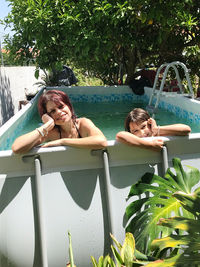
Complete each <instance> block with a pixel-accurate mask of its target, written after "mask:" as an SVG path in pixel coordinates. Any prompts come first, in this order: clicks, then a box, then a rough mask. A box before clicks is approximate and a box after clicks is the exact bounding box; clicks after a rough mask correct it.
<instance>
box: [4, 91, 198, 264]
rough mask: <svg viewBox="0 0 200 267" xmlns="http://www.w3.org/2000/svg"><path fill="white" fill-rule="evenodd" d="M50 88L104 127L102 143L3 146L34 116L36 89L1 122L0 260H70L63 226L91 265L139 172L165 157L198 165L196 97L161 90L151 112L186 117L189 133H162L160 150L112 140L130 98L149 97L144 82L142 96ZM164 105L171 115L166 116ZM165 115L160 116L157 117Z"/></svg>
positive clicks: (120, 229)
mask: <svg viewBox="0 0 200 267" xmlns="http://www.w3.org/2000/svg"><path fill="white" fill-rule="evenodd" d="M51 89H52V88H51ZM56 89H62V90H64V91H65V92H66V93H67V94H68V95H69V96H70V98H71V100H72V103H73V105H74V108H75V111H76V113H77V116H87V117H90V118H91V119H92V120H93V121H94V122H95V124H96V125H97V126H98V127H99V128H100V129H101V130H102V131H103V132H104V134H105V135H106V136H107V138H108V140H109V141H108V148H107V149H106V150H97V151H90V150H89V149H78V148H72V147H51V148H34V149H33V150H32V151H30V152H29V153H27V154H26V155H13V153H12V151H11V150H9V149H10V147H11V144H12V142H13V140H14V139H15V137H16V136H18V135H20V134H22V133H24V132H25V131H27V130H29V129H28V127H30V129H31V127H32V128H33V129H34V128H35V127H36V126H35V125H38V123H40V120H39V117H38V114H37V105H36V103H37V98H38V96H39V95H40V94H41V93H42V92H39V95H38V96H37V97H36V98H35V99H34V100H33V101H32V102H31V103H30V104H28V105H27V106H25V107H24V108H23V109H22V110H21V111H20V112H19V113H18V114H16V115H15V116H14V117H13V118H11V119H10V120H9V121H8V122H7V123H6V124H5V125H3V126H2V127H1V129H0V147H1V150H2V151H1V152H0V170H1V173H0V178H1V179H0V188H1V193H0V210H1V219H0V236H1V241H0V266H3V267H8V266H9V267H10V266H11V267H38V266H49V267H57V266H65V265H66V263H67V262H68V260H69V255H68V238H67V232H68V231H70V232H71V235H72V244H73V251H74V258H75V263H76V265H77V266H81V267H86V266H87V267H88V266H92V264H91V260H90V256H91V255H92V256H94V257H95V258H97V259H98V258H99V256H100V255H103V254H104V255H106V254H107V253H108V252H109V247H110V238H109V232H112V233H113V234H114V235H115V237H116V238H117V239H118V240H119V241H120V242H122V241H123V239H124V236H125V230H124V229H125V226H126V218H125V215H124V214H125V208H126V206H127V202H126V197H127V195H128V193H129V190H130V187H131V185H132V184H133V183H135V182H137V181H138V179H139V178H140V177H141V176H142V175H143V174H144V173H145V172H147V171H150V172H154V173H156V174H159V175H163V173H164V172H165V170H166V167H167V166H166V162H167V164H168V165H169V166H170V167H171V161H172V158H173V157H179V158H181V160H182V163H183V165H186V164H187V165H191V166H195V167H197V168H200V133H199V132H200V131H199V128H198V127H196V125H199V124H200V123H199V122H200V114H199V110H200V109H199V104H200V103H199V102H198V101H196V100H192V99H188V98H186V97H184V96H181V95H178V94H174V95H173V96H168V95H165V96H162V97H161V100H160V105H159V106H160V108H161V109H162V111H161V112H158V114H156V120H157V121H158V123H159V124H160V125H162V124H165V123H177V122H182V123H187V124H190V125H191V127H192V132H193V133H192V134H191V135H190V136H189V137H187V136H184V137H163V139H164V140H165V142H166V149H167V151H166V150H165V152H163V153H162V152H154V151H150V150H146V149H142V148H135V147H129V146H127V145H123V144H118V143H116V142H115V140H114V137H115V134H116V133H117V132H118V131H120V130H123V123H124V118H125V116H126V115H127V112H129V111H130V110H131V109H132V108H133V105H134V107H136V106H141V105H143V107H145V105H146V103H148V99H149V97H150V94H151V88H145V95H143V96H136V95H134V94H133V93H132V91H131V89H130V88H128V87H125V86H121V87H72V88H70V87H66V88H56ZM91 107H92V108H91ZM86 109H87V113H85V111H86ZM88 110H89V113H88ZM110 110H112V114H111V112H110ZM163 112H164V113H165V114H166V115H163V114H164V113H163ZM171 113H173V114H175V115H178V118H177V117H175V118H172V117H169V116H171V115H170V114H171ZM157 116H158V117H157ZM159 116H161V118H160V117H159ZM164 116H166V117H167V121H166V120H164V121H162V119H163V117H164ZM99 118H100V119H99ZM114 118H115V119H114ZM173 120H175V121H173ZM30 122H31V123H30ZM28 125H29V126H28ZM113 125H114V126H113ZM115 125H116V128H115ZM194 126H195V127H194ZM113 128H115V129H114V130H113ZM107 129H109V131H108V132H107ZM110 129H111V131H110ZM13 133H14V134H13ZM166 152H167V153H166ZM163 159H165V160H164V161H163Z"/></svg>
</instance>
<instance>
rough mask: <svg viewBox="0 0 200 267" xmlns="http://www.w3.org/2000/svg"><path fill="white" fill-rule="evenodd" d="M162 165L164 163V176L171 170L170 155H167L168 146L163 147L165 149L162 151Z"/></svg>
mask: <svg viewBox="0 0 200 267" xmlns="http://www.w3.org/2000/svg"><path fill="white" fill-rule="evenodd" d="M162 163H163V175H165V173H166V171H167V169H168V168H169V163H168V153H167V147H166V146H163V149H162Z"/></svg>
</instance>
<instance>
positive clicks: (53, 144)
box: [41, 139, 63, 147]
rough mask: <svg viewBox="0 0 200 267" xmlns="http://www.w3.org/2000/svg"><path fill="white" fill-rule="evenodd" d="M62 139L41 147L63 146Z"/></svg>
mask: <svg viewBox="0 0 200 267" xmlns="http://www.w3.org/2000/svg"><path fill="white" fill-rule="evenodd" d="M62 145H63V144H62V139H58V140H54V141H50V142H48V143H46V144H43V145H42V146H41V147H51V146H62Z"/></svg>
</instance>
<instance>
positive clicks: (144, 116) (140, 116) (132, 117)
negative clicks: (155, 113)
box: [124, 108, 150, 132]
mask: <svg viewBox="0 0 200 267" xmlns="http://www.w3.org/2000/svg"><path fill="white" fill-rule="evenodd" d="M148 119H150V115H149V113H148V112H147V111H146V110H144V109H142V108H134V109H133V110H132V111H131V112H129V114H128V115H127V117H126V119H125V123H124V127H125V130H126V131H128V132H130V123H131V122H134V123H136V124H140V123H142V122H144V121H148Z"/></svg>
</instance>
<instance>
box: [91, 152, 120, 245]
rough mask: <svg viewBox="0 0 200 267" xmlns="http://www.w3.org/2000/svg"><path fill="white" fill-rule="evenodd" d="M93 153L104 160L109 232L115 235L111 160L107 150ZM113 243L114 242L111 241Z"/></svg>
mask: <svg viewBox="0 0 200 267" xmlns="http://www.w3.org/2000/svg"><path fill="white" fill-rule="evenodd" d="M91 154H92V155H93V156H97V155H101V156H102V160H103V168H104V174H105V175H104V184H105V195H106V204H107V216H108V224H109V232H110V233H111V234H112V235H114V236H115V232H114V223H113V218H114V217H113V209H112V199H111V187H110V170H109V160H108V151H107V150H92V152H91ZM111 243H113V242H112V241H111Z"/></svg>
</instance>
